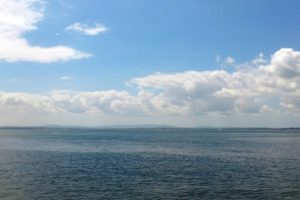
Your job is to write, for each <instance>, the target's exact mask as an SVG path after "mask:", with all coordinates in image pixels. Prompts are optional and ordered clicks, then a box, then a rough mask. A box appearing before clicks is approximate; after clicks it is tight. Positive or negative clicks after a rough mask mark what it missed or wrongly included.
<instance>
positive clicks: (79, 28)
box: [66, 22, 107, 36]
mask: <svg viewBox="0 0 300 200" xmlns="http://www.w3.org/2000/svg"><path fill="white" fill-rule="evenodd" d="M66 30H67V31H68V30H72V31H76V32H78V33H81V34H84V35H90V36H95V35H98V34H99V33H104V32H106V31H107V28H106V27H105V26H103V25H101V24H95V25H94V26H93V27H89V26H88V25H86V24H82V23H79V22H76V23H74V24H72V25H70V26H67V27H66Z"/></svg>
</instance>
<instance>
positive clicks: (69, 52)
mask: <svg viewBox="0 0 300 200" xmlns="http://www.w3.org/2000/svg"><path fill="white" fill-rule="evenodd" d="M43 16H44V2H43V1H41V0H0V61H1V60H2V61H6V62H17V61H27V62H39V63H52V62H57V61H67V60H71V59H81V58H86V57H89V56H90V54H88V53H84V52H81V51H78V50H76V49H73V48H70V47H67V46H63V45H58V46H53V47H41V46H38V45H31V44H30V43H29V42H28V41H27V40H26V39H25V38H24V33H26V32H29V31H33V30H36V29H37V27H36V24H37V23H38V22H39V21H41V20H42V19H43Z"/></svg>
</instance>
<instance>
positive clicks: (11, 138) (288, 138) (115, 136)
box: [0, 129, 300, 200]
mask: <svg viewBox="0 0 300 200" xmlns="http://www.w3.org/2000/svg"><path fill="white" fill-rule="evenodd" d="M0 199H1V200H13V199H30V200H35V199H39V200H42V199H53V200H54V199H55V200H61V199H87V200H93V199H222V200H223V199H280V200H281V199H300V131H296V130H290V131H283V130H282V131H278V130H273V131H272V130H258V129H256V130H248V131H247V130H223V131H219V130H212V129H211V130H209V129H207V130H204V129H123V130H121V129H115V130H113V129H110V130H108V129H107V130H93V129H92V130H91V129H10V130H9V129H0Z"/></svg>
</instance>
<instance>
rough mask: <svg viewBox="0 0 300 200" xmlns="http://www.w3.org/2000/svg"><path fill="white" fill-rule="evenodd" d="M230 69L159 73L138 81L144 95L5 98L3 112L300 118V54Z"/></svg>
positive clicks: (0, 101) (0, 102) (1, 96)
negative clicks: (233, 69) (278, 116)
mask: <svg viewBox="0 0 300 200" xmlns="http://www.w3.org/2000/svg"><path fill="white" fill-rule="evenodd" d="M263 63H264V64H260V65H259V66H257V65H256V64H255V63H254V62H252V61H251V62H249V63H248V65H250V66H248V67H247V68H243V69H237V70H236V71H235V72H232V73H229V72H226V71H224V70H212V71H185V72H180V73H156V74H151V75H148V76H145V77H137V78H134V79H132V80H131V81H130V82H129V84H131V85H132V86H133V87H136V88H137V90H138V92H137V94H135V95H133V94H130V93H129V92H128V91H117V90H108V91H95V92H76V91H54V92H51V93H50V94H47V95H33V94H26V93H5V92H2V93H0V110H1V112H2V111H3V112H4V111H11V112H12V111H14V112H16V113H19V112H24V113H26V112H29V111H30V112H31V113H32V112H42V113H77V114H80V113H99V114H102V115H106V116H112V115H115V116H116V115H118V116H133V115H143V116H160V117H162V116H183V117H184V116H185V117H186V116H217V115H218V116H234V115H243V116H249V115H257V116H258V115H266V114H269V117H273V116H275V115H278V114H280V113H281V114H286V115H288V116H299V115H300V103H299V102H300V73H299V72H300V52H298V51H294V50H293V49H288V48H283V49H280V50H278V51H276V52H275V53H274V54H273V55H272V56H271V59H270V60H269V61H265V60H264V62H263Z"/></svg>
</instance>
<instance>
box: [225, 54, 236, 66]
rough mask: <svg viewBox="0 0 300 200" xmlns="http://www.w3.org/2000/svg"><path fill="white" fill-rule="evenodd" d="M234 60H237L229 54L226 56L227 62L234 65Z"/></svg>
mask: <svg viewBox="0 0 300 200" xmlns="http://www.w3.org/2000/svg"><path fill="white" fill-rule="evenodd" d="M234 62H235V60H234V58H233V57H230V56H228V57H226V58H225V64H228V65H232V64H234Z"/></svg>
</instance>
